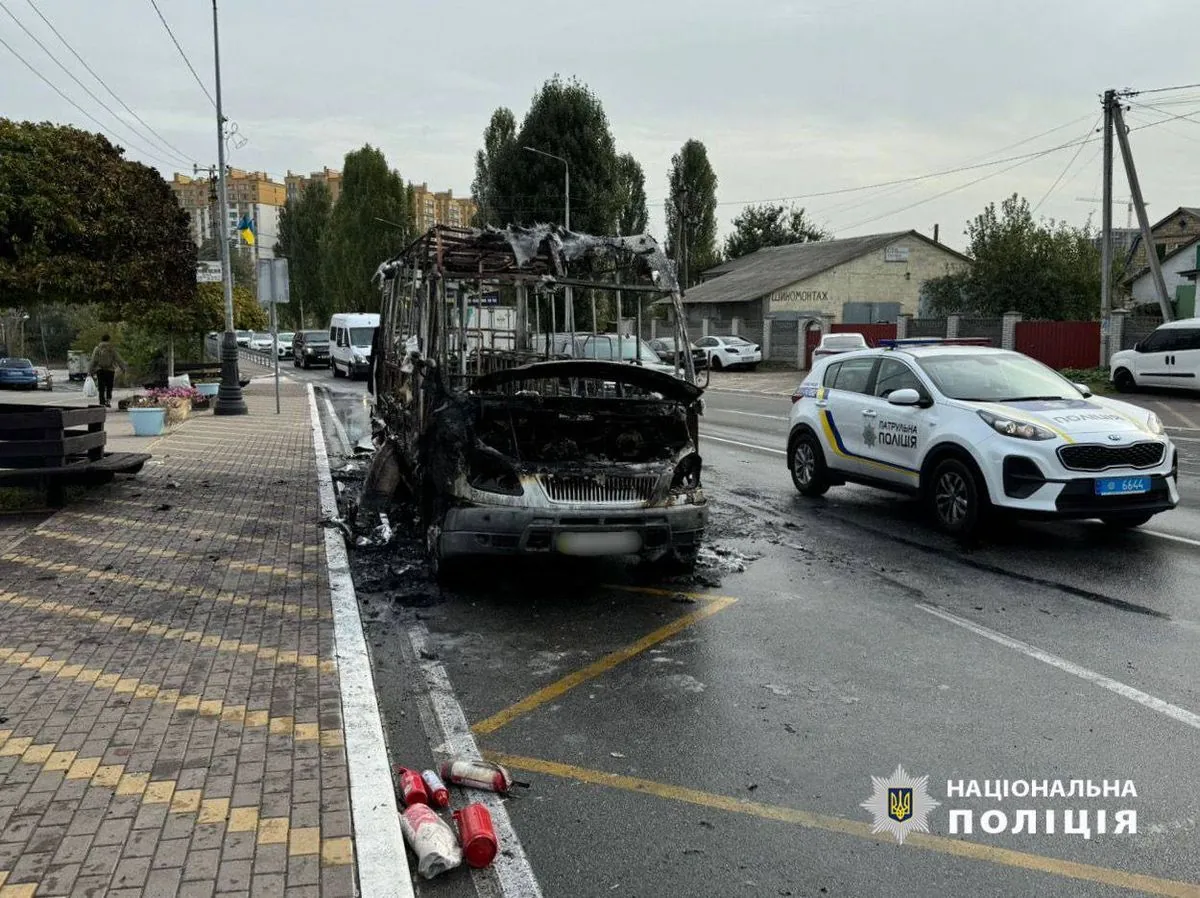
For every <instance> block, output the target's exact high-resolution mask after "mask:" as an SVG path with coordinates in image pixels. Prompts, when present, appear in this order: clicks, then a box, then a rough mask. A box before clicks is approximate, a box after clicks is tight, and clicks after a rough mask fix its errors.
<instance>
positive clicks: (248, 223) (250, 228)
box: [237, 215, 255, 246]
mask: <svg viewBox="0 0 1200 898" xmlns="http://www.w3.org/2000/svg"><path fill="white" fill-rule="evenodd" d="M237 229H238V233H239V234H240V235H241V237H242V239H243V240H244V241H246V244H247V245H248V246H254V238H255V234H254V222H253V221H252V220H251V218H250V216H249V215H243V216H242V220H241V221H239V222H238V224H237Z"/></svg>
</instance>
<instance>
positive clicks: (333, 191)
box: [283, 166, 342, 203]
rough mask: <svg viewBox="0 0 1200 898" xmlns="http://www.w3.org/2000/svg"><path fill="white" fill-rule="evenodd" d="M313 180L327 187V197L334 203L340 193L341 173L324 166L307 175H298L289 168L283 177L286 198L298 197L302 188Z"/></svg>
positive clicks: (293, 198)
mask: <svg viewBox="0 0 1200 898" xmlns="http://www.w3.org/2000/svg"><path fill="white" fill-rule="evenodd" d="M314 182H319V183H322V184H324V185H325V186H326V187H328V188H329V197H330V199H331V200H333V202H335V203H336V202H337V201H338V197H339V196H341V195H342V173H341V172H340V171H334V170H333V169H332V168H329V167H328V166H326V167H325V168H324V169H322V170H321V171H315V172H312V173H311V174H308V175H298V174H295V173H294V172H292V171H290V170H289V171H288V173H287V175H285V176H284V179H283V183H284V185H285V187H286V188H287V199H289V200H298V199H300V194H301V192H302V191H303V190H304V188H305V187H307V186H308V185H309V184H312V183H314Z"/></svg>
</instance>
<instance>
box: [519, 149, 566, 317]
mask: <svg viewBox="0 0 1200 898" xmlns="http://www.w3.org/2000/svg"><path fill="white" fill-rule="evenodd" d="M524 149H525V150H527V151H528V152H530V153H537V154H538V155H539V156H545V157H546V158H547V159H555V160H557V161H559V162H561V163H562V164H563V169H564V172H565V174H564V191H563V192H564V195H565V200H566V208H565V209H564V210H563V228H564V229H565V230H568V231H569V230H571V164H570V163H569V162H567V160H566V159H564V158H563V157H562V156H555V155H554V154H553V153H547V152H546V151H545V150H539V149H537V148H536V147H525V148H524ZM550 301H551V302H554V298H553V296H551V299H550ZM566 318H567V320H566V321H565V322H563V323H564V325H569V327H568V328H567V329H568V330H569V331H571V333H574V332H575V294H574V292H573V291H572V290H571V288H570V287H567V315H566Z"/></svg>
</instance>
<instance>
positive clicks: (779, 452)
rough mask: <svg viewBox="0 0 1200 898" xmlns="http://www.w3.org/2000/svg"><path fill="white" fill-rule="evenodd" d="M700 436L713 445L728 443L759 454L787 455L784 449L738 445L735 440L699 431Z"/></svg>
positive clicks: (748, 444)
mask: <svg viewBox="0 0 1200 898" xmlns="http://www.w3.org/2000/svg"><path fill="white" fill-rule="evenodd" d="M700 436H701V438H702V439H705V440H712V441H713V442H714V443H728V444H729V445H731V446H742V447H743V448H746V449H757V450H758V451H759V452H774V453H775V454H776V455H787V450H786V449H772V448H771V447H770V446H756V445H754V444H753V443H739V442H738V441H737V440H727V439H724V438H723V437H714V436H712V435H711V434H707V433H704V432H703V431H701V433H700Z"/></svg>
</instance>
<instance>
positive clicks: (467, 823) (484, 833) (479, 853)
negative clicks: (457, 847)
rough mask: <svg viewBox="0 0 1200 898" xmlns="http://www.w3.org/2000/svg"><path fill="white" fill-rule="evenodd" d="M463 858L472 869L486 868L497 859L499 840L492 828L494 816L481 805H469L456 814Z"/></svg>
mask: <svg viewBox="0 0 1200 898" xmlns="http://www.w3.org/2000/svg"><path fill="white" fill-rule="evenodd" d="M454 822H455V823H457V824H458V834H459V842H460V843H461V844H462V849H463V856H464V857H465V858H466V859H467V863H468V864H470V865H471V866H472V867H486V866H487V865H488V864H490V863H491V862H492V859H493V858H495V857H496V852H497V851H498V850H499V848H500V845H499V840H497V838H496V831H495V829H493V827H492V815H491V814H489V813H488V809H487V808H485V807H484V806H483V805H481V804H478V803H476V804H469V805H467V806H466V807H465V808H463V809H462V810H459V811H455V812H454Z"/></svg>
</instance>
